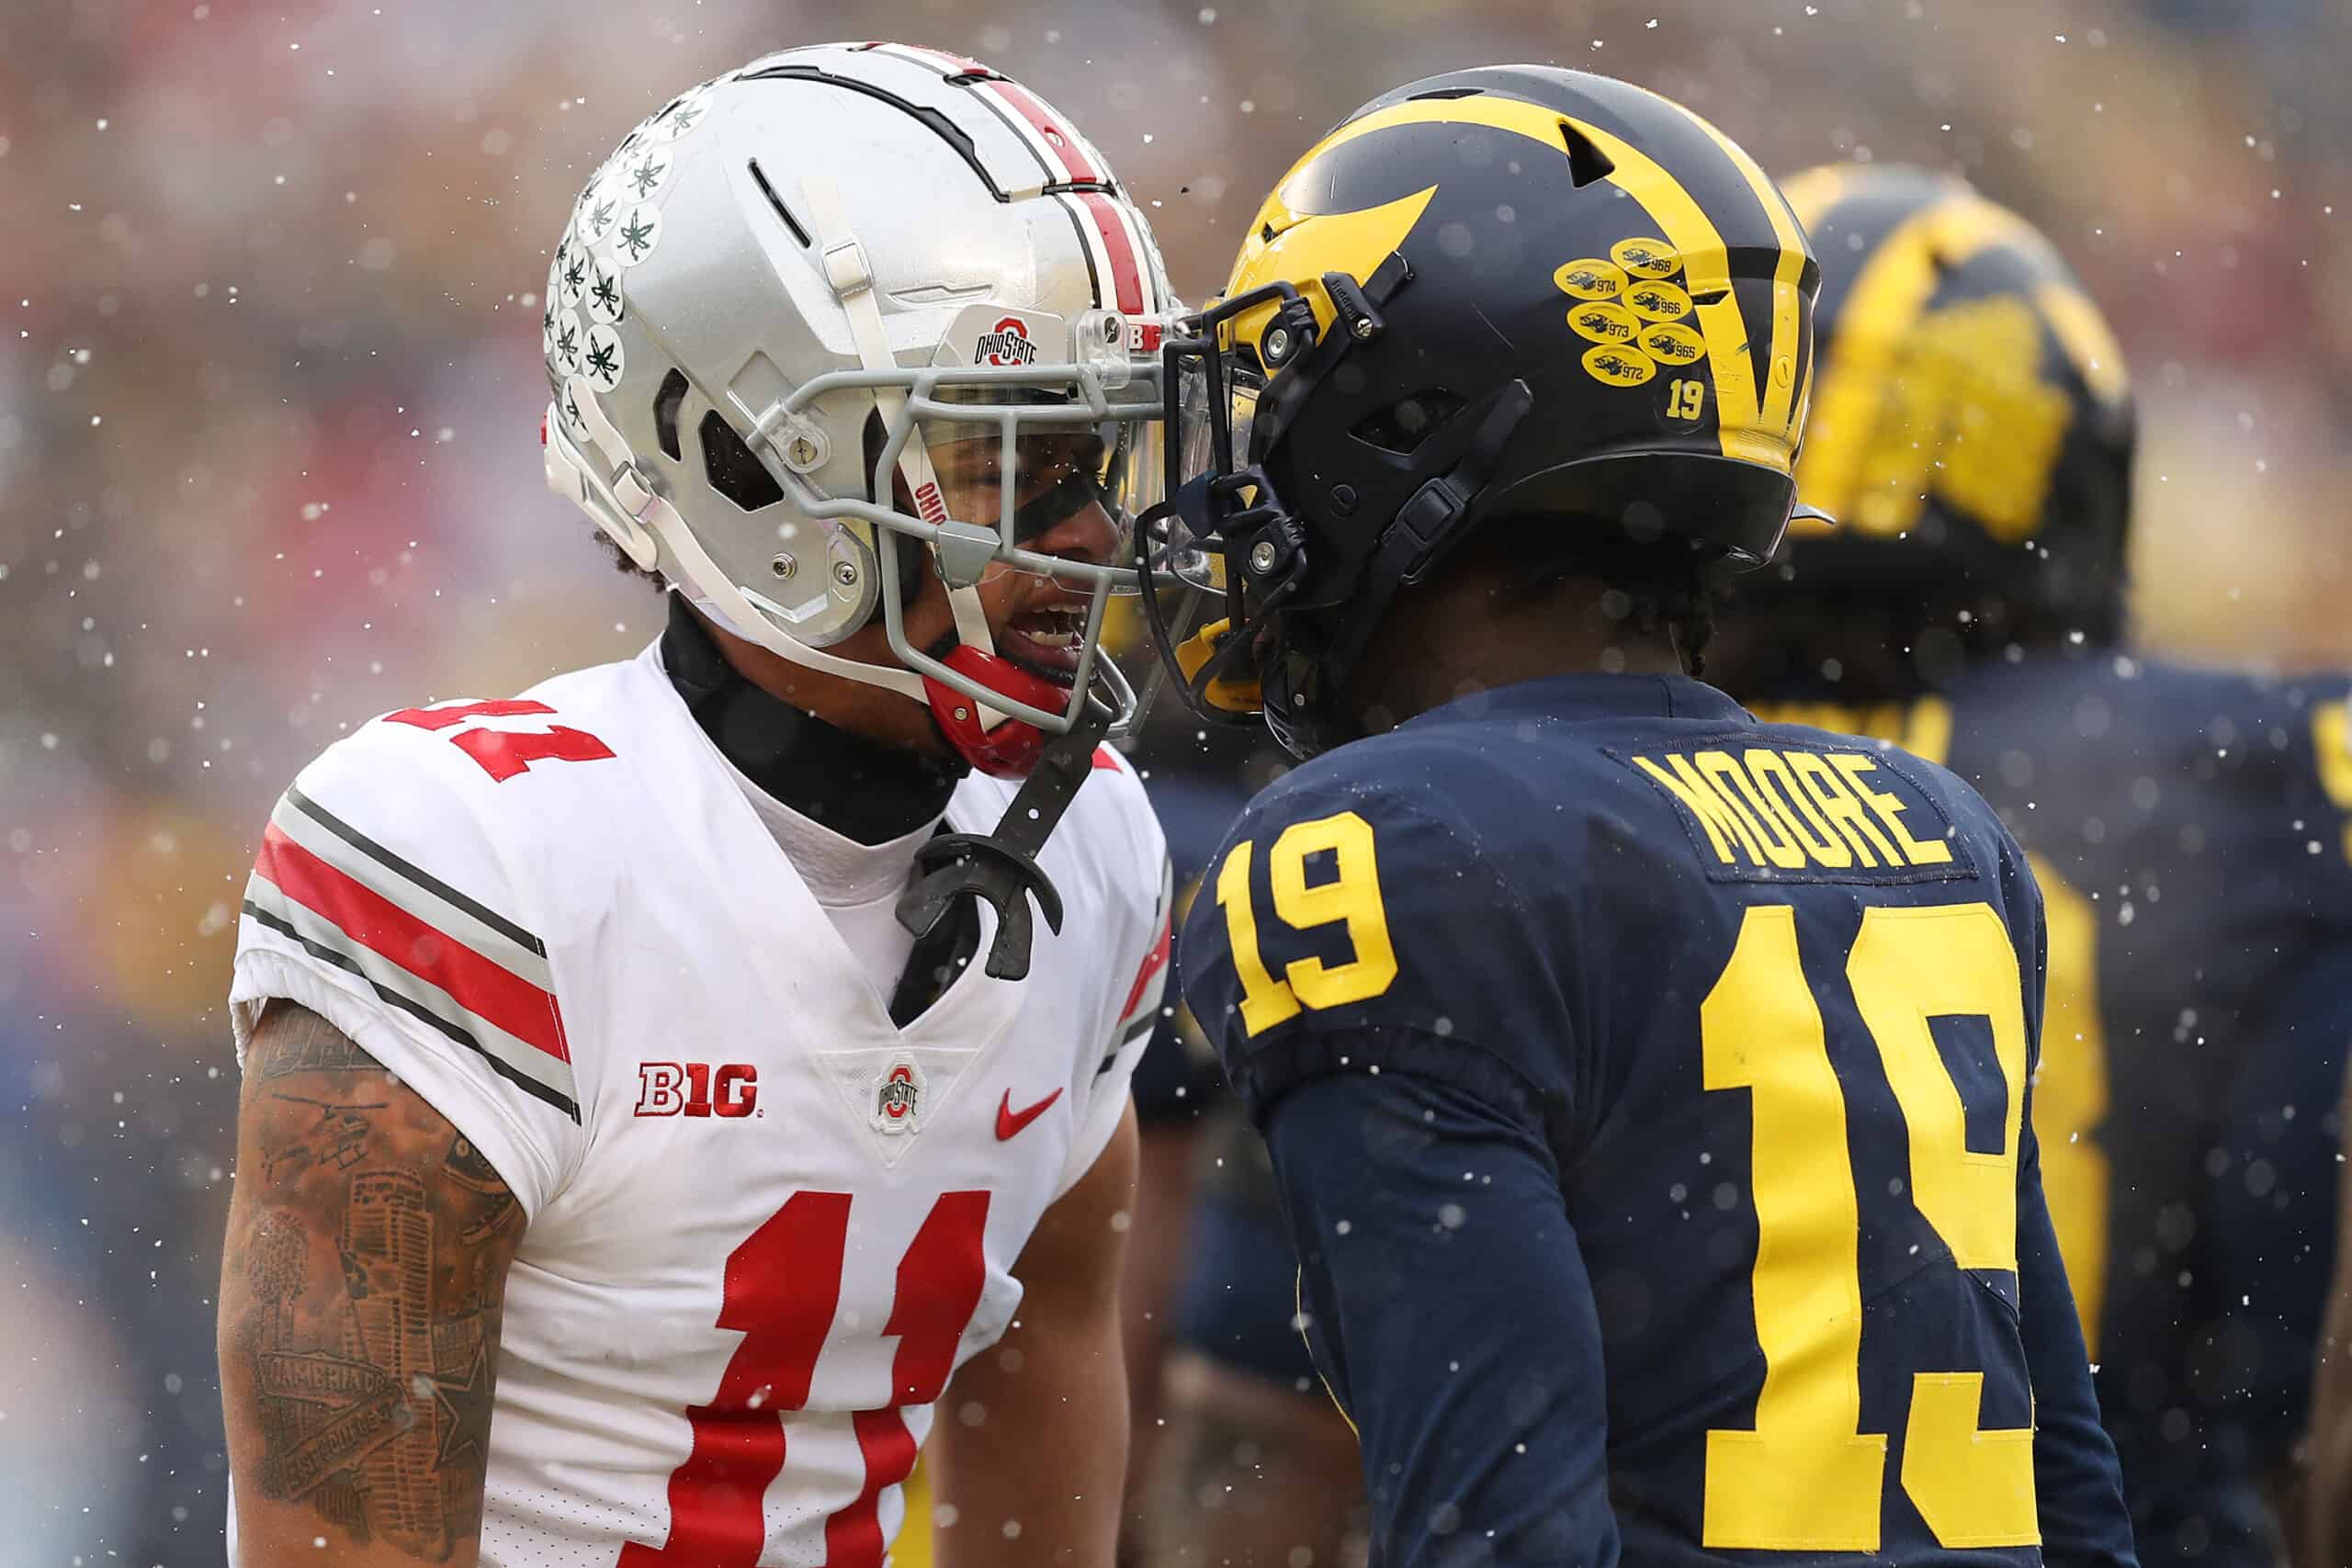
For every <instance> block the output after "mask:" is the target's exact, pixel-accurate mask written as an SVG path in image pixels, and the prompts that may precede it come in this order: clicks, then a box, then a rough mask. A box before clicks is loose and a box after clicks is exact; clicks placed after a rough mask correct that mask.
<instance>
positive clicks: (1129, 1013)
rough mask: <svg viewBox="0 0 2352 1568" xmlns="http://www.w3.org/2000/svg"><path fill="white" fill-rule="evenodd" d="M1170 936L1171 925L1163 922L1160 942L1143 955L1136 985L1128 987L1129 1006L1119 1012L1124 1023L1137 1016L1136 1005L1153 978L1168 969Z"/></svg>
mask: <svg viewBox="0 0 2352 1568" xmlns="http://www.w3.org/2000/svg"><path fill="white" fill-rule="evenodd" d="M1169 936H1170V928H1169V924H1168V922H1167V921H1165V920H1162V921H1161V922H1160V925H1159V941H1158V942H1153V943H1152V944H1151V951H1150V952H1149V953H1145V954H1144V955H1143V967H1141V968H1140V969H1137V970H1136V983H1135V984H1134V985H1132V986H1130V987H1127V1005H1126V1006H1125V1007H1123V1008H1121V1009H1120V1010H1119V1021H1121V1022H1122V1023H1124V1022H1125V1021H1127V1020H1129V1019H1131V1018H1133V1017H1134V1016H1135V1010H1136V1003H1137V1002H1140V1001H1142V1000H1143V993H1144V987H1147V986H1148V985H1150V984H1151V977H1152V976H1155V975H1157V974H1159V972H1160V971H1161V970H1162V969H1165V968H1167V967H1168V948H1169Z"/></svg>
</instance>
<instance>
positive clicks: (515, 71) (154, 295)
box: [0, 0, 2352, 1563]
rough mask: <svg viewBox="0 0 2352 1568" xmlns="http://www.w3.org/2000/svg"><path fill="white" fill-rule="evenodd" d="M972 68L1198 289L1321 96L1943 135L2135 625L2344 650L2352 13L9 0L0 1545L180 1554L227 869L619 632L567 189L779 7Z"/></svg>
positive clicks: (207, 1526)
mask: <svg viewBox="0 0 2352 1568" xmlns="http://www.w3.org/2000/svg"><path fill="white" fill-rule="evenodd" d="M838 37H859V38H872V37H898V38H904V39H909V40H910V41H918V42H923V43H930V44H934V45H938V46H942V47H944V48H948V49H952V50H956V51H962V52H967V53H971V54H975V55H977V56H978V57H980V58H982V59H985V60H987V61H989V62H991V63H993V64H995V65H997V66H999V67H1000V68H1001V69H1003V70H1006V71H1008V72H1010V73H1013V74H1015V75H1017V76H1019V77H1021V78H1022V79H1023V80H1024V81H1026V82H1028V83H1029V84H1030V85H1033V86H1034V87H1035V88H1037V89H1038V90H1039V91H1040V92H1042V93H1044V94H1045V95H1046V96H1048V97H1050V98H1051V99H1052V100H1053V101H1054V102H1055V103H1057V105H1059V106H1060V107H1062V108H1063V109H1064V110H1065V111H1066V112H1067V113H1069V115H1070V116H1071V117H1072V118H1075V119H1076V120H1077V121H1078V122H1079V123H1080V125H1081V126H1082V127H1084V128H1085V129H1086V130H1088V131H1089V133H1090V134H1091V136H1092V137H1093V138H1094V140H1095V141H1097V142H1098V143H1099V144H1100V145H1101V146H1102V147H1103V150H1104V151H1105V152H1106V153H1108V154H1109V155H1110V156H1111V158H1112V159H1113V160H1114V162H1115V164H1116V165H1117V167H1118V169H1119V171H1120V172H1121V174H1122V175H1125V178H1126V179H1127V181H1128V182H1129V183H1130V185H1131V186H1132V188H1133V189H1134V190H1135V191H1136V194H1137V195H1138V197H1140V198H1141V199H1142V200H1144V201H1145V202H1146V203H1147V204H1148V207H1149V208H1150V209H1151V211H1152V214H1153V217H1154V219H1155V221H1156V222H1157V224H1158V225H1159V233H1160V237H1161V241H1162V243H1163V245H1164V247H1165V250H1166V252H1167V255H1168V260H1169V263H1170V267H1171V269H1172V271H1173V273H1174V276H1175V277H1176V281H1177V285H1178V287H1179V288H1180V289H1181V290H1182V292H1183V293H1184V295H1185V296H1186V297H1187V298H1189V299H1195V300H1197V299H1200V298H1201V297H1202V296H1203V295H1204V294H1206V293H1208V292H1209V291H1211V290H1213V289H1214V288H1215V287H1216V284H1217V282H1218V281H1219V280H1220V279H1221V278H1222V276H1223V275H1224V271H1225V267H1226V264H1227V260H1228V259H1229V257H1230V254H1231V252H1232V249H1233V247H1234V244H1235V243H1236V242H1237V240H1238V226H1239V224H1240V223H1241V222H1243V221H1244V220H1246V219H1247V217H1248V215H1249V213H1250V211H1251V210H1252V209H1253V208H1254V205H1255V203H1256V201H1257V199H1258V197H1260V196H1261V194H1262V193H1263V191H1264V190H1265V188H1266V187H1267V186H1268V185H1269V184H1271V182H1272V179H1273V178H1274V177H1275V176H1276V175H1278V174H1280V173H1281V171H1282V169H1283V167H1284V166H1285V165H1286V164H1287V163H1288V161H1289V160H1290V158H1291V157H1293V156H1294V155H1295V153H1296V152H1299V151H1301V150H1303V149H1304V148H1305V147H1306V145H1307V144H1308V143H1309V142H1310V141H1312V140H1313V139H1314V137H1315V136H1317V134H1319V133H1320V131H1321V130H1323V129H1325V128H1326V127H1327V126H1328V125H1329V124H1330V123H1331V122H1332V121H1334V120H1335V119H1336V118H1339V117H1340V115H1341V114H1343V113H1344V112H1345V111H1346V110H1347V109H1348V108H1350V107H1352V106H1353V105H1354V104H1355V103H1356V102H1357V101H1358V100H1360V99H1362V98H1363V97H1365V96H1370V95H1371V94H1373V93H1374V92H1375V91H1379V90H1382V89H1385V88H1386V87H1389V86H1391V85H1396V84H1397V83H1399V82H1402V81H1405V80H1408V79H1409V78H1411V77H1413V76H1417V75H1420V74H1424V73H1429V72H1432V71H1437V70H1441V69H1446V68H1451V67H1454V66H1459V65H1464V64H1473V63H1483V62H1492V61H1501V60H1537V61H1554V62H1559V63H1562V64H1566V65H1574V66H1579V67H1583V68H1587V69H1593V70H1600V71H1605V72H1610V73H1616V74H1620V75H1624V76H1627V77H1630V78H1632V79H1634V80H1635V81H1639V82H1642V83H1644V84H1645V85H1650V86H1652V87H1655V88H1657V89H1658V90H1660V91H1663V92H1665V93H1668V94H1669V95H1671V96H1675V97H1678V98H1679V99H1681V100H1683V101H1684V102H1686V103H1689V104H1691V106H1693V107H1696V108H1697V109H1699V110H1700V111H1701V112H1702V113H1703V114H1706V115H1707V116H1709V117H1710V118H1713V119H1714V120H1715V121H1716V122H1717V123H1718V124H1719V125H1720V126H1721V127H1722V128H1723V129H1724V130H1725V131H1727V132H1728V133H1729V134H1731V135H1732V136H1733V137H1735V138H1736V139H1737V140H1738V141H1742V142H1743V143H1745V144H1746V145H1747V147H1748V148H1749V149H1750V150H1751V151H1752V152H1755V153H1756V154H1757V155H1758V158H1759V159H1761V160H1762V161H1763V162H1764V164H1766V166H1767V167H1768V168H1770V169H1772V170H1774V171H1775V172H1780V173H1787V172H1792V171H1793V170H1795V169H1797V168H1800V167H1803V166H1804V165H1806V164H1814V163H1818V162H1823V161H1827V160H1835V159H1855V160H1865V159H1868V160H1876V161H1881V162H1885V161H1910V162H1918V163H1924V164H1930V165H1933V166H1936V167H1940V168H1951V169H1959V170H1962V171H1965V172H1967V173H1968V174H1970V175H1972V176H1973V178H1974V179H1976V180H1977V182H1978V183H1979V184H1980V185H1981V186H1983V188H1984V189H1985V191H1987V192H1988V193H1989V194H1991V195H1993V196H1994V197H1996V198H1997V199H1999V200H2001V201H2003V202H2006V203H2007V204H2009V205H2012V206H2015V207H2017V208H2018V209H2020V210H2022V211H2023V212H2024V213H2026V214H2027V215H2028V216H2029V217H2030V218H2031V219H2033V220H2035V221H2037V222H2039V223H2041V225H2042V226H2044V227H2045V228H2046V229H2047V230H2048V231H2050V232H2051V233H2052V235H2053V236H2054V237H2055V238H2056V239H2057V240H2058V242H2059V243H2060V244H2061V245H2062V246H2064V248H2065V249H2066V251H2067V252H2068V253H2069V254H2070V255H2071V256H2072V257H2073V258H2074V260H2075V264H2076V265H2078V266H2079V267H2080V268H2081V270H2082V271H2083V273H2084V275H2085V276H2086V280H2087V281H2088V283H2089V285H2090V288H2091V289H2092V291H2093V293H2094V294H2095V295H2096V296H2097V297H2098V299H2100V300H2101V301H2102V302H2103V303H2104V304H2105V306H2106V307H2107V309H2108V310H2109V312H2110V314H2111V315H2112V317H2113V318H2114V321H2115V324H2116V326H2117V329H2118V331H2119V333H2120V335H2121V338H2122V341H2123V343H2124V345H2125V348H2126V351H2127V353H2128V355H2129V357H2130V360H2131V367H2132V369H2133V372H2134V375H2135V379H2136V381H2137V384H2138V388H2139V392H2140V397H2141V406H2142V411H2143V429H2144V436H2143V457H2142V463H2141V469H2140V482H2141V487H2142V494H2143V502H2144V504H2143V513H2142V517H2143V525H2142V530H2141V533H2140V536H2139V539H2138V544H2137V548H2136V551H2135V562H2134V565H2135V570H2136V574H2137V577H2138V580H2139V592H2138V598H2137V603H2138V606H2139V611H2140V626H2141V631H2142V635H2143V640H2145V641H2147V642H2149V643H2151V644H2154V645H2156V646H2159V647H2162V648H2165V649H2173V650H2176V651H2181V652H2186V653H2188V654H2192V655H2199V656H2207V657H2211V658H2213V659H2216V660H2226V661H2229V662H2232V663H2241V664H2256V665H2275V666H2278V667H2283V668H2297V667H2309V666H2312V665H2322V664H2331V663H2333V664H2346V663H2352V615H2346V613H2345V602H2346V575H2347V547H2346V529H2345V527H2344V524H2343V510H2342V509H2343V504H2344V503H2343V498H2344V496H2345V494H2346V491H2347V489H2352V445H2348V444H2347V442H2346V429H2347V415H2352V308H2346V304H2345V303H2344V301H2345V299H2346V298H2347V297H2352V244H2347V243H2346V234H2347V232H2352V229H2348V228H2347V225H2352V96H2347V95H2346V94H2345V93H2344V92H2343V91H2342V76H2343V73H2344V72H2345V70H2346V67H2352V11H2347V10H2346V8H2345V7H2343V6H2340V5H2337V4H2335V3H2334V0H2228V3H2223V0H2071V3H2069V4H2064V5H2058V6H2052V5H2051V4H2048V3H2047V0H1818V3H1817V4H1806V3H1804V0H1710V3H1707V4H1695V3H1693V0H1643V3H1641V4H1635V5H1623V4H1613V3H1611V4H1591V3H1587V0H1555V3H1552V4H1533V3H1514V0H1482V3H1477V4H1462V5H1453V4H1446V3H1444V0H1361V3H1351V4H1344V5H1342V4H1334V3H1327V0H1215V4H1213V5H1209V6H1203V5H1201V4H1200V3H1199V0H1164V3H1162V4H1158V5H1151V4H1142V3H1138V0H1058V3H1046V4H1035V3H1030V0H1001V3H998V4H982V5H976V4H973V3H971V0H868V3H861V4H858V5H854V6H852V5H847V4H834V3H825V4H811V3H805V0H804V3H794V4H786V5H749V4H720V3H718V0H707V3H697V0H565V3H562V4H554V3H548V0H528V3H526V0H506V3H503V4H499V5H494V6H488V5H481V4H479V3H477V0H383V3H382V4H380V5H377V4H371V3H369V0H335V3H334V4H319V3H316V0H281V3H277V4H270V5H260V4H249V3H247V0H212V3H211V4H209V5H206V4H197V3H195V0H38V3H36V0H19V3H18V4H15V5H11V6H6V7H0V204H4V205H0V210H5V212H6V218H7V221H6V225H5V229H0V324H5V326H6V328H7V329H9V330H7V331H6V332H5V333H0V1004H5V1005H0V1345H6V1346H7V1347H8V1353H7V1354H6V1355H5V1356H0V1541H5V1542H6V1543H7V1544H6V1547H5V1548H0V1557H6V1558H7V1559H8V1560H10V1561H21V1562H94V1563H95V1562H112V1561H121V1562H138V1563H149V1562H218V1561H219V1555H218V1550H219V1549H218V1541H219V1521H220V1512H221V1506H222V1501H221V1500H222V1495H223V1480H222V1466H221V1459H220V1411H219V1404H218V1393H217V1389H216V1386H215V1382H214V1376H213V1371H212V1367H211V1350H210V1347H211V1337H212V1312H211V1305H210V1303H211V1297H212V1294H213V1289H214V1282H215V1271H216V1269H217V1267H218V1262H217V1247H218V1243H219V1235H220V1216H221V1213H222V1210H223V1207H224V1204H225V1201H226V1195H227V1190H226V1182H225V1172H224V1167H225V1165H226V1162H227V1159H228V1156H229V1151H230V1149H231V1146H232V1145H231V1139H230V1135H229V1121H230V1117H231V1114H232V1111H233V1105H234V1087H233V1069H232V1066H231V1064H230V1059H229V1052H228V1043H227V1042H228V1026H227V1022H226V1020H225V1017H224V1015H223V1011H222V1010H221V1007H220V996H221V994H222V992H223V990H224V988H225V987H226V984H227V964H228V958H229V953H230V949H231V942H232V936H233V929H234V916H233V910H234V908H235V907H236V899H237V896H238V889H239V887H240V886H241V885H242V882H243V875H244V871H245V867H246V865H247V864H248V863H249V860H250V856H251V852H252V848H253V844H254V836H255V834H256V832H257V830H258V829H259V827H260V825H261V823H262V821H263V819H264V817H265V815H266V811H267V808H268V805H269V802H270V801H271V799H272V798H273V797H274V795H276V793H277V789H278V788H279V787H280V785H281V784H283V783H284V782H285V780H286V779H287V778H288V777H289V776H290V775H291V773H293V771H294V770H295V769H296V767H297V766H299V765H300V762H302V761H304V760H305V759H306V758H307V757H308V756H309V755H310V754H311V753H312V752H314V751H316V750H318V749H319V748H321V747H322V746H323V745H325V744H326V743H327V742H328V741H330V740H331V739H334V737H335V736H336V735H337V734H339V733H341V732H342V731H343V730H344V729H345V728H346V727H348V726H350V725H352V724H354V723H356V722H357V721H359V720H361V719H363V718H366V717H367V716H370V715H372V714H375V713H378V712H380V711H383V710H385V709H387V708H390V707H396V706H401V705H408V704H411V703H414V702H418V701H423V700H425V699H427V698H430V697H447V696H454V695H461V694H469V695H503V694H507V693H509V692H511V691H514V690H515V689H517V688H519V687H521V686H523V685H525V684H527V683H528V682H532V681H534V680H536V679H537V678H539V677H540V676H542V675H544V674H546V673H548V672H551V671H556V670H559V669H561V668H565V667H569V666H571V665H575V664H579V663H583V662H589V661H593V660H601V659H605V658H610V657H614V656H617V655H622V654H626V653H628V652H630V651H633V650H634V649H637V648H638V647H639V646H640V645H641V644H642V643H643V642H644V641H645V640H647V639H648V638H650V636H651V635H652V633H653V631H654V630H655V627H656V614H657V602H656V600H655V599H654V598H653V597H652V596H651V595H650V593H648V592H646V591H644V590H643V589H641V588H639V587H637V586H635V585H633V584H631V583H629V582H628V581H624V580H623V579H622V578H621V577H619V576H618V575H617V574H616V573H615V572H614V571H613V570H612V568H611V565H610V562H609V558H608V557H607V556H606V555H605V553H604V552H603V551H601V550H599V549H598V548H597V547H595V546H594V544H592V543H591V541H590V531H589V527H588V525H587V524H586V523H585V522H584V520H582V518H581V517H580V516H579V515H578V513H575V512H574V511H573V510H572V509H571V508H570V507H569V506H567V505H565V504H563V503H561V502H558V501H556V500H555V499H554V498H552V497H550V496H548V494H547V493H546V492H545V491H544V490H543V489H542V488H541V482H540V477H539V457H538V452H537V418H538V413H539V410H540V408H541V407H542V405H543V404H544V402H545V397H546V389H545V382H544V379H543V375H542V369H541V365H540V359H539V348H538V312H537V308H536V307H537V298H536V295H535V294H534V293H533V292H532V291H533V290H535V289H536V288H538V287H539V286H540V284H541V282H542V280H543V279H544V277H545V276H546V268H547V255H548V248H549V247H550V245H551V244H552V243H553V241H554V239H555V238H556V235H557V233H558V231H559V228H560V223H561V221H562V220H563V218H564V216H565V214H566V212H567V211H568V209H569V206H570V203H571V199H572V197H573V196H574V194H575V192H576V190H577V187H578V186H579V184H580V182H581V181H582V179H583V178H584V177H585V175H587V173H588V172H589V171H590V170H591V169H593V168H594V166H595V164H597V162H598V161H600V160H601V159H602V158H603V156H604V155H605V152H607V151H608V150H609V149H610V147H611V146H612V145H613V144H614V143H615V142H616V141H618V140H619V138H620V137H621V136H622V135H623V134H624V133H625V132H626V131H627V130H628V128H629V127H630V126H631V125H632V124H634V123H635V122H636V120H637V119H638V118H639V117H640V116H641V115H643V114H645V113H646V112H648V111H650V109H651V108H653V107H658V106H659V105H660V104H661V103H662V101H664V100H665V99H666V98H667V97H668V96H671V95H673V93H674V92H676V91H677V90H679V89H681V88H683V87H684V86H686V85H690V84H692V83H694V82H696V81H699V80H701V79H703V78H705V77H707V76H709V75H712V74H715V73H718V72H719V71H721V70H723V69H726V68H728V67H730V66H733V65H735V64H738V63H740V62H742V61H743V60H745V59H747V58H749V57H751V56H752V55H754V54H757V53H760V52H763V51H767V50H770V49H775V48H778V47H784V46H787V45H790V44H793V43H797V42H813V41H819V40H822V39H832V38H838Z"/></svg>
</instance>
